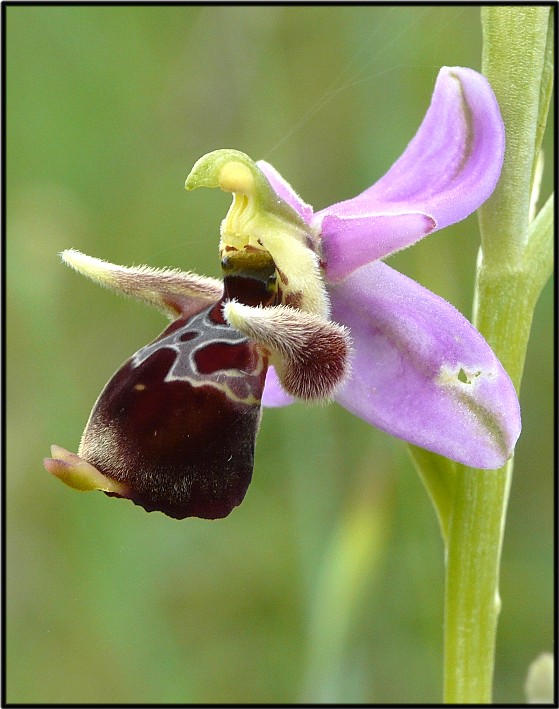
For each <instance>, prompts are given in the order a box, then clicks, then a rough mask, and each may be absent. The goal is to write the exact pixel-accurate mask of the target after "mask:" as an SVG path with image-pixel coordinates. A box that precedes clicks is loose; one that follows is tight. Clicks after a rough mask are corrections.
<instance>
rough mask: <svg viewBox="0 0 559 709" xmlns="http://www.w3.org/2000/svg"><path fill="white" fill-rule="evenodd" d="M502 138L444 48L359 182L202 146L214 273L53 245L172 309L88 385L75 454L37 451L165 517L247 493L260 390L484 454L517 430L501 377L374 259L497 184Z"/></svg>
mask: <svg viewBox="0 0 559 709" xmlns="http://www.w3.org/2000/svg"><path fill="white" fill-rule="evenodd" d="M503 153H504V131H503V125H502V121H501V117H500V113H499V108H498V105H497V102H496V100H495V97H494V95H493V92H492V90H491V87H490V86H489V84H488V82H487V81H486V79H485V78H484V77H483V76H481V75H480V74H478V73H476V72H475V71H473V70H471V69H465V68H459V67H454V68H448V67H444V68H443V69H441V71H440V73H439V77H438V79H437V82H436V85H435V89H434V93H433V97H432V101H431V105H430V107H429V109H428V111H427V114H426V116H425V118H424V120H423V122H422V124H421V126H420V128H419V130H418V132H417V134H416V136H415V137H414V138H413V140H412V141H411V142H410V144H409V145H408V147H407V149H406V150H405V152H404V153H403V155H402V156H401V157H400V159H399V160H398V161H397V162H396V163H395V164H394V165H393V166H392V168H391V169H390V170H389V171H388V173H387V174H386V175H385V176H384V177H383V178H381V179H380V180H379V181H378V182H376V183H375V184H374V185H373V186H372V187H369V188H368V189H366V190H365V191H364V192H362V193H361V194H360V195H358V196H357V197H355V198H353V199H349V200H346V201H343V202H339V203H338V204H335V205H333V206H331V207H327V208H326V209H323V210H320V211H318V212H316V213H315V212H314V211H313V209H312V208H311V207H310V206H309V205H307V204H305V203H304V202H303V201H302V200H301V199H300V198H299V197H298V196H297V194H296V193H295V192H294V191H293V189H292V188H291V187H290V185H289V184H288V183H287V182H286V181H285V180H284V179H283V178H282V177H281V176H280V175H279V173H278V172H277V171H276V170H275V169H274V168H273V167H272V166H271V165H269V164H268V163H266V162H263V161H260V162H258V163H254V162H253V161H252V160H251V159H250V158H249V157H248V156H246V155H245V154H243V153H240V152H238V151H235V150H217V151H214V152H213V153H210V154H208V155H206V156H204V157H203V158H201V159H200V160H199V161H198V162H197V163H196V164H195V165H194V167H193V169H192V171H191V173H190V175H189V176H188V178H187V180H186V188H187V189H194V188H196V187H202V186H206V187H220V188H221V189H222V190H224V191H227V192H230V193H232V194H233V202H232V205H231V207H230V209H229V212H228V214H227V216H226V218H225V219H224V220H223V222H222V225H221V241H220V256H221V264H222V268H223V274H224V278H223V282H222V281H219V280H215V279H209V278H203V277H200V276H197V275H196V274H193V273H190V272H180V271H171V270H156V269H151V268H148V267H140V268H123V267H120V266H114V265H112V264H109V263H107V262H105V261H101V260H100V259H94V258H91V257H89V256H85V255H84V254H81V253H79V252H77V251H74V250H69V251H65V252H63V254H62V258H63V260H64V261H65V262H66V263H68V264H69V265H70V266H72V267H73V268H75V269H76V270H78V271H79V272H81V273H83V274H84V275H86V276H88V277H90V278H92V279H93V280H95V281H97V282H98V283H100V284H102V285H105V286H108V287H111V288H114V289H116V290H119V291H121V292H123V293H125V294H127V295H131V296H133V297H136V298H139V299H141V300H144V301H146V302H148V303H150V304H153V305H156V306H158V307H160V308H161V309H162V310H163V311H165V312H166V313H167V314H168V315H170V316H171V318H173V322H172V323H171V324H170V325H169V327H168V328H167V329H166V330H165V331H164V332H163V333H162V334H161V335H160V336H159V337H158V338H157V339H156V340H155V341H154V342H152V343H151V344H149V345H146V346H145V347H143V348H142V349H140V350H139V351H138V352H137V353H136V354H135V355H133V356H132V357H131V358H130V359H129V360H128V361H127V362H126V363H125V364H124V365H123V366H122V367H121V369H119V370H118V372H117V373H116V374H115V375H114V376H113V378H112V379H111V380H110V382H109V383H108V384H107V385H106V387H105V389H104V390H103V392H102V393H101V395H100V397H99V399H98V400H97V402H96V404H95V406H94V408H93V411H92V413H91V416H90V418H89V421H88V423H87V426H86V429H85V432H84V434H83V436H82V440H81V443H80V447H79V451H78V455H75V454H73V453H69V452H68V451H66V450H64V449H63V448H60V447H58V446H53V450H52V455H53V457H52V458H49V459H46V460H45V466H46V468H47V470H49V471H50V472H52V473H53V474H54V475H56V476H57V477H59V478H60V479H61V480H62V481H64V482H66V483H67V484H69V485H70V486H72V487H74V488H77V489H81V490H90V489H98V490H103V491H104V492H106V493H107V494H109V495H113V496H118V497H125V498H129V499H131V500H132V501H134V502H135V503H136V504H139V505H141V506H143V507H144V508H145V509H146V510H148V511H151V510H160V511H162V512H164V513H166V514H168V515H170V516H172V517H176V518H184V517H189V516H199V517H205V518H217V517H224V516H226V515H228V514H229V512H230V511H231V510H232V509H233V507H235V506H236V505H238V504H240V502H241V501H242V499H243V498H244V495H245V492H246V490H247V487H248V484H249V482H250V479H251V475H252V469H253V456H254V444H255V438H256V434H257V430H258V425H259V421H260V415H261V404H262V403H263V404H264V405H267V406H277V405H283V404H287V403H290V402H292V401H294V400H295V399H302V400H306V401H313V400H324V399H334V400H335V401H337V402H338V403H340V404H341V405H342V406H344V407H345V408H347V409H348V410H349V411H351V412H353V413H354V414H356V415H357V416H359V417H361V418H362V419H364V420H365V421H367V422H369V423H370V424H372V425H374V426H377V427H378V428H380V429H382V430H384V431H386V432H387V433H390V434H392V435H394V436H397V437H399V438H402V439H404V440H406V441H409V442H411V443H414V444H415V445H418V446H422V447H424V448H426V449H428V450H431V451H434V452H436V453H439V454H441V455H444V456H446V457H448V458H451V459H453V460H456V461H458V462H461V463H464V464H466V465H470V466H473V467H478V468H497V467H499V466H501V465H503V463H504V462H505V461H506V460H507V458H508V457H510V455H511V454H512V451H513V449H514V445H515V443H516V440H517V438H518V435H519V433H520V413H519V405H518V399H517V396H516V392H515V389H514V386H513V385H512V383H511V381H510V379H509V377H508V375H507V373H506V372H505V370H504V369H503V367H502V365H501V364H500V363H499V361H498V359H497V358H496V356H495V355H494V353H493V352H492V350H491V349H490V347H489V345H488V344H487V343H486V342H485V340H484V339H483V337H482V336H481V335H480V334H479V333H478V332H477V330H475V328H474V327H473V326H472V325H471V324H470V323H469V322H468V321H467V320H466V319H465V318H464V317H463V316H462V315H461V314H460V313H459V312H458V311H457V310H456V309H455V308H454V307H453V306H452V305H450V304H449V303H447V302H446V301H444V300H442V299H441V298H439V297H438V296H436V295H434V294H433V293H431V292H429V291H428V290H426V289H425V288H423V287H422V286H420V285H419V284H417V283H415V282H414V281H412V280H410V279H409V278H407V277H406V276H404V275H402V274H400V273H398V272H396V271H395V270H393V269H392V268H391V267H389V266H388V265H386V264H385V263H383V262H382V261H381V259H382V258H384V257H386V256H389V255H390V254H392V253H394V252H395V251H398V250H399V249H402V248H404V247H407V246H410V245H411V244H413V243H414V242H416V241H418V240H419V239H422V238H423V237H424V236H426V235H427V234H430V233H432V232H434V231H436V230H437V229H441V228H443V227H445V226H447V225H449V224H452V223H454V222H457V221H459V220H461V219H464V218H465V217H466V216H468V215H469V214H470V213H471V212H473V211H474V210H475V209H477V208H478V207H479V206H480V205H481V204H482V203H483V202H484V201H485V200H486V199H487V197H489V195H490V194H491V192H492V191H493V189H494V187H495V185H496V183H497V180H498V178H499V174H500V170H501V165H502V160H503Z"/></svg>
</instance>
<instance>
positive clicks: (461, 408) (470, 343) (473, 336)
mask: <svg viewBox="0 0 559 709" xmlns="http://www.w3.org/2000/svg"><path fill="white" fill-rule="evenodd" d="M503 155H504V127H503V122H502V119H501V115H500V112H499V107H498V104H497V101H496V99H495V96H494V94H493V91H492V89H491V87H490V85H489V83H488V82H487V80H486V79H485V77H483V76H482V75H481V74H478V73H477V72H475V71H473V70H472V69H467V68H462V67H452V68H450V67H443V68H442V69H441V71H440V73H439V76H438V79H437V82H436V85H435V89H434V92H433V97H432V100H431V104H430V106H429V109H428V111H427V114H426V116H425V118H424V120H423V122H422V124H421V126H420V128H419V130H418V132H417V134H416V136H415V137H414V138H413V139H412V141H411V142H410V143H409V145H408V147H407V148H406V150H405V151H404V153H403V155H402V156H401V157H400V158H399V159H398V160H397V161H396V163H395V164H394V165H393V166H392V168H390V170H389V171H388V172H387V173H386V175H385V176H384V177H382V178H381V179H380V180H378V181H377V182H376V183H375V184H374V185H373V186H372V187H369V188H368V189H366V190H365V191H364V192H362V193H361V194H360V195H358V196H357V197H354V198H353V199H349V200H345V201H343V202H339V203H337V204H334V205H332V206H331V207H327V208H326V209H323V210H320V211H318V212H316V213H313V211H312V207H310V206H309V205H308V204H306V203H305V202H303V201H302V200H301V199H300V198H299V197H298V195H297V194H296V193H295V191H294V190H293V189H292V188H291V187H290V185H289V184H288V183H287V182H286V181H285V180H284V179H283V178H282V177H281V175H279V173H278V172H277V171H276V170H274V169H273V168H272V167H271V166H270V165H268V164H267V163H265V162H259V163H257V164H258V165H259V167H260V168H261V169H262V171H263V172H264V174H265V175H266V176H267V178H268V180H269V181H270V183H271V184H272V186H273V187H274V189H275V190H276V192H277V193H278V195H281V197H282V199H284V200H285V201H287V202H288V203H289V204H290V205H291V207H292V208H293V209H295V210H296V211H297V212H298V214H299V215H300V216H301V217H302V218H303V219H305V221H306V222H307V223H308V224H309V226H310V227H311V229H312V232H313V235H314V236H313V238H314V240H315V248H316V250H317V251H318V252H319V253H320V255H321V262H322V265H323V268H324V277H325V281H326V283H327V289H328V294H329V296H330V301H331V306H332V318H333V319H334V320H335V321H336V322H338V323H340V324H342V325H345V326H348V327H349V328H350V332H351V337H352V340H353V355H352V359H351V364H352V376H351V377H350V378H349V379H348V381H347V382H346V384H345V385H344V386H343V387H342V388H341V389H340V390H339V392H338V393H337V395H336V397H335V398H336V400H337V401H338V402H339V403H340V404H341V405H342V406H345V408H347V409H348V410H349V411H352V412H353V413H354V414H356V415H357V416H359V417H360V418H363V419H364V420H365V421H368V422H369V423H371V424H373V425H375V426H377V427H378V428H381V429H382V430H384V431H386V432H388V433H390V434H392V435H395V436H398V437H400V438H403V439H405V440H407V441H410V442H412V443H415V444H416V445H419V446H422V447H424V448H427V449H428V450H432V451H434V452H436V453H440V454H441V455H444V456H446V457H449V458H451V459H453V460H456V461H458V462H461V463H464V464H466V465H470V466H473V467H478V468H497V467H500V466H501V465H503V464H504V462H505V461H506V459H507V458H508V457H509V456H510V455H511V453H512V450H513V449H514V445H515V443H516V440H517V439H518V436H519V434H520V427H521V425H520V409H519V404H518V398H517V395H516V392H515V390H514V386H513V384H512V382H511V381H510V378H509V377H508V375H507V373H506V372H505V370H504V369H503V367H502V365H501V364H500V363H499V361H498V360H497V358H496V357H495V355H494V354H493V352H492V350H491V348H490V347H489V345H488V344H487V343H486V342H485V340H484V339H483V337H482V336H481V335H480V334H479V333H478V332H477V330H475V328H474V327H473V326H472V325H471V324H470V323H469V322H468V321H467V320H466V319H465V318H464V317H463V316H462V315H461V314H460V313H459V312H458V311H457V310H456V309H455V308H454V307H453V306H451V305H450V304H449V303H447V302H446V301H444V300H443V299H441V298H439V297H437V296H435V295H434V294H433V293H430V292H429V291H427V290H426V289H425V288H423V287H421V286H420V285H419V284H417V283H415V282H414V281H412V280H410V279H408V278H406V277H405V276H403V275H402V274H399V273H397V272H396V271H394V270H393V269H392V268H390V267H389V266H387V265H386V264H384V263H382V262H380V261H379V259H381V258H383V257H385V256H388V255H390V254H392V253H394V252H395V251H398V250H399V249H402V248H405V247H406V246H409V245H411V244H413V243H414V242H415V241H417V240H419V239H421V238H423V237H424V236H426V235H427V234H430V233H432V232H433V231H435V230H437V229H441V228H442V227H444V226H447V225H449V224H452V223H454V222H457V221H460V220H461V219H464V218H465V217H467V216H468V215H469V214H471V213H472V212H473V211H474V210H475V209H477V208H478V207H479V206H480V205H481V204H482V203H483V202H484V201H485V200H486V199H487V198H488V197H489V195H490V194H491V192H492V191H493V189H494V188H495V185H496V183H497V180H498V178H499V175H500V171H501V166H502V162H503ZM292 401H293V399H292V398H291V397H289V396H287V395H286V393H285V392H284V391H283V390H282V388H281V386H280V384H279V382H278V380H277V378H276V376H275V372H274V370H273V368H272V367H271V368H270V369H269V371H268V375H267V379H266V386H265V389H264V395H263V404H264V405H266V406H282V405H285V404H288V403H291V402H292Z"/></svg>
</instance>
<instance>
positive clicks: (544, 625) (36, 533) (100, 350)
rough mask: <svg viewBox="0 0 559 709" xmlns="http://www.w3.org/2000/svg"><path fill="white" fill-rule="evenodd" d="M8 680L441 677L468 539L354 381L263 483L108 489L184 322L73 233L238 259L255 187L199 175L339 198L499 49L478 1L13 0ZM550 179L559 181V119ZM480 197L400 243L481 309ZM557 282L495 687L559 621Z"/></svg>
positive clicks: (250, 688) (171, 686)
mask: <svg viewBox="0 0 559 709" xmlns="http://www.w3.org/2000/svg"><path fill="white" fill-rule="evenodd" d="M6 17H7V139H8V141H7V177H8V185H7V207H8V212H7V226H8V240H7V267H8V281H7V296H8V359H7V365H8V379H7V394H8V412H7V413H8V415H7V432H8V439H7V444H8V449H7V451H8V466H7V524H8V546H7V571H8V574H7V582H8V583H7V641H8V644H7V699H8V701H10V702H20V703H21V702H22V703H28V702H29V703H30V702H38V703H55V704H59V703H65V702H66V703H71V704H73V703H79V702H92V703H95V704H102V703H108V702H124V703H137V702H140V703H144V702H145V703H150V702H151V703H156V702H182V703H188V702H193V703H199V702H216V703H223V702H246V703H264V702H287V703H292V702H297V701H301V700H306V701H313V702H336V701H354V702H363V701H366V702H376V703H390V702H404V703H406V702H411V703H421V702H425V703H435V702H438V701H439V700H440V697H441V686H442V681H441V673H442V622H443V616H442V612H443V554H442V551H443V550H442V543H441V539H440V536H439V531H438V527H437V522H436V518H435V514H434V512H433V510H432V508H431V506H430V502H429V500H428V498H427V495H426V494H425V492H424V490H423V488H422V486H421V484H420V481H419V479H418V477H417V475H416V473H415V471H414V469H413V467H412V464H411V462H410V459H409V458H408V455H407V452H406V448H405V445H404V444H403V443H402V442H401V441H398V440H396V439H393V438H391V437H389V436H387V435H386V434H383V433H381V432H379V431H377V430H374V429H372V428H370V427H369V426H367V425H366V424H365V423H363V422H362V421H360V420H358V419H355V418H353V417H352V416H351V415H350V414H348V413H347V412H346V411H344V410H342V409H341V408H340V407H338V406H337V405H332V406H327V407H324V406H317V407H314V408H313V407H306V406H303V405H301V404H298V405H296V406H293V407H289V408H287V409H282V410H273V411H267V412H266V413H265V416H264V419H263V423H262V427H261V431H260V434H259V440H258V446H257V459H256V466H255V473H254V479H253V483H252V485H251V487H250V488H249V492H248V494H247V497H246V499H245V501H244V503H243V504H242V506H241V507H239V508H237V509H236V510H235V511H234V512H233V513H232V514H231V516H230V517H229V518H227V519H225V520H222V521H216V522H208V521H203V520H196V519H192V520H185V521H182V522H178V521H176V520H172V519H169V518H167V517H164V516H163V515H161V514H158V513H154V514H149V515H148V514H146V513H145V512H144V511H143V509H141V508H140V507H136V506H134V505H132V504H131V503H129V502H126V501H120V500H115V499H108V498H107V497H105V496H104V495H101V494H90V495H81V494H78V493H76V492H74V491H72V490H70V489H69V488H66V487H65V486H62V485H61V484H60V483H59V482H58V481H56V480H55V479H53V478H52V477H50V476H49V475H48V474H47V473H46V472H45V471H44V469H43V468H42V458H43V457H44V456H47V455H49V446H50V444H51V443H57V444H59V445H62V446H64V447H66V448H68V449H70V450H74V451H75V450H77V445H78V442H79V438H80V435H81V432H82V430H83V427H84V425H85V422H86V420H87V417H88V414H89V411H90V409H91V406H92V404H93V402H94V400H95V398H96V397H97V395H98V393H99V392H100V390H101V388H102V386H103V385H104V384H105V382H106V381H107V380H108V379H109V377H110V376H111V374H112V373H113V371H114V370H115V369H117V367H118V366H119V365H120V364H121V363H122V362H123V361H124V360H125V359H127V358H128V357H129V356H130V355H131V354H132V353H133V352H135V351H136V350H137V349H139V347H141V346H142V345H144V344H145V343H147V342H148V341H150V340H151V339H153V338H154V337H155V336H156V335H157V334H158V333H159V332H160V331H161V330H162V329H163V328H164V326H165V325H166V321H165V320H164V319H163V318H162V317H161V315H160V314H159V313H157V312H155V311H152V310H150V309H148V308H146V307H144V306H142V305H141V304H137V303H135V302H133V301H127V300H125V299H122V298H119V297H117V296H115V295H113V294H111V293H109V292H108V291H105V290H103V289H101V288H99V287H97V286H95V285H93V284H92V283H90V282H88V281H86V280H85V279H84V278H82V277H80V276H78V275H77V274H75V273H72V272H71V271H70V270H69V269H67V268H65V267H64V266H62V265H61V264H60V261H59V258H58V255H57V254H58V252H60V251H61V250H62V249H64V248H68V247H73V248H77V249H80V250H82V251H85V252H86V253H89V254H92V255H95V256H98V257H101V258H105V259H107V260H109V261H113V262H116V263H124V264H128V265H132V264H140V263H147V264H150V265H152V266H174V267H181V268H184V269H192V270H194V271H197V272H199V273H204V274H206V275H213V276H219V262H218V254H217V239H218V228H219V223H220V221H221V219H222V218H223V216H224V215H225V212H226V210H227V208H228V205H229V197H228V196H227V195H224V194H223V193H220V192H219V191H215V190H212V191H210V190H201V191H197V192H194V193H186V192H185V191H184V187H183V185H184V179H185V177H186V175H187V174H188V172H189V170H190V168H191V166H192V165H193V163H194V162H195V161H196V160H197V159H198V158H199V157H200V156H201V155H203V154H204V153H207V152H209V151H210V150H214V149H216V148H222V147H233V148H237V149H239V150H242V151H245V152H247V153H248V154H249V155H251V156H252V157H253V158H254V159H259V158H265V159H267V160H268V161H270V162H272V164H274V165H275V166H276V167H277V168H278V169H279V170H280V172H281V173H282V174H283V175H284V176H285V177H286V178H287V179H288V180H289V181H290V182H291V184H292V185H293V186H294V187H295V189H297V191H298V192H299V193H300V194H301V195H302V196H303V198H304V199H305V200H306V201H308V202H309V203H311V204H313V205H315V207H317V208H321V207H324V206H326V205H328V204H331V203H332V202H335V201H339V200H341V199H345V198H348V197H351V196H352V195H354V194H357V193H358V192H360V191H361V190H363V189H364V188H365V187H366V186H368V185H370V184H372V183H373V182H374V181H375V180H376V179H377V178H378V177H380V176H381V175H382V174H383V173H384V172H385V171H386V169H387V168H388V167H389V166H390V165H391V164H392V162H393V161H394V160H395V159H396V158H397V157H398V156H399V155H400V153H401V152H402V150H403V149H404V147H405V145H406V144H407V142H408V141H409V140H410V139H411V137H412V136H413V134H414V133H415V130H416V128H417V127H418V125H419V123H420V120H421V118H422V117H423V114H424V112H425V110H426V108H427V106H428V103H429V99H430V95H431V91H432V88H433V84H434V80H435V78H436V75H437V72H438V69H439V67H440V66H441V65H445V64H446V65H464V66H470V67H473V68H475V69H479V68H480V53H481V29H480V20H479V8H476V7H469V6H465V7H459V6H450V7H437V6H433V7H378V6H377V7H365V6H363V7H274V6H270V7H265V6H264V7H227V6H223V7H211V6H206V7H204V6H200V7H184V6H182V7H181V6H169V7H162V6H159V7H157V6H155V7H147V6H143V7H114V6H113V7H110V6H109V7H100V6H97V7H95V6H93V7H90V6H77V7H68V6H66V7H64V6H61V7H40V6H39V7H25V6H20V7H14V6H12V7H8V8H6ZM551 140H552V136H551V131H548V136H547V138H546V143H545V146H546V154H547V158H548V162H547V165H546V174H545V180H544V185H543V197H544V198H547V195H548V194H549V192H550V191H551V175H552V160H553V146H552V143H551ZM477 248H478V231H477V222H476V218H475V216H472V217H470V218H469V219H468V220H466V221H465V222H463V223H461V224H458V225H456V226H454V227H451V228H448V229H446V230H444V231H443V232H440V233H437V234H436V235H434V236H433V237H431V238H429V239H426V240H424V241H423V242H422V243H420V244H418V245H417V246H415V247H414V248H413V249H410V250H408V251H405V252H404V253H401V254H398V255H397V256H396V257H394V258H392V259H391V261H390V263H391V264H392V265H393V266H395V267H396V268H398V269H400V270H402V271H403V272H405V273H406V274H408V275H410V276H412V277H414V278H416V279H417V280H419V281H420V282H421V283H423V284H424V285H426V286H427V287H429V288H430V289H431V290H433V291H435V292H437V293H439V294H441V295H443V296H444V297H446V298H447V299H448V300H450V301H451V302H453V303H454V304H455V305H456V306H457V307H458V308H459V309H461V310H462V312H464V313H465V314H466V315H469V314H470V310H471V300H472V293H473V272H474V264H475V257H476V253H477ZM552 323H553V305H552V286H551V284H548V285H547V287H546V289H545V291H544V294H543V296H542V298H541V300H540V302H539V304H538V308H537V311H536V315H535V319H534V324H533V331H532V339H531V342H530V350H529V353H528V360H527V366H526V371H525V378H524V383H523V390H522V405H523V423H524V429H523V434H522V437H521V439H520V442H519V445H518V449H517V450H518V453H517V464H516V469H515V478H514V483H513V489H512V496H511V502H510V513H509V518H508V528H507V534H506V538H505V547H504V556H503V565H502V582H501V595H502V601H503V611H502V616H501V621H500V626H499V637H498V654H497V668H496V686H495V700H496V701H497V702H504V703H512V702H521V701H523V691H522V686H523V682H524V678H525V673H526V670H527V667H528V664H529V663H530V662H531V660H532V659H533V658H534V657H535V656H536V655H537V654H538V653H539V652H540V651H543V650H551V648H552V636H553V620H552V616H553V587H552V584H553V568H552V567H553V524H552V521H553V517H552V515H553V496H554V495H553V470H552V457H553V443H552V441H553V430H552V388H553V385H554V382H553V372H552V369H553V358H552V330H553V326H552Z"/></svg>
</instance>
